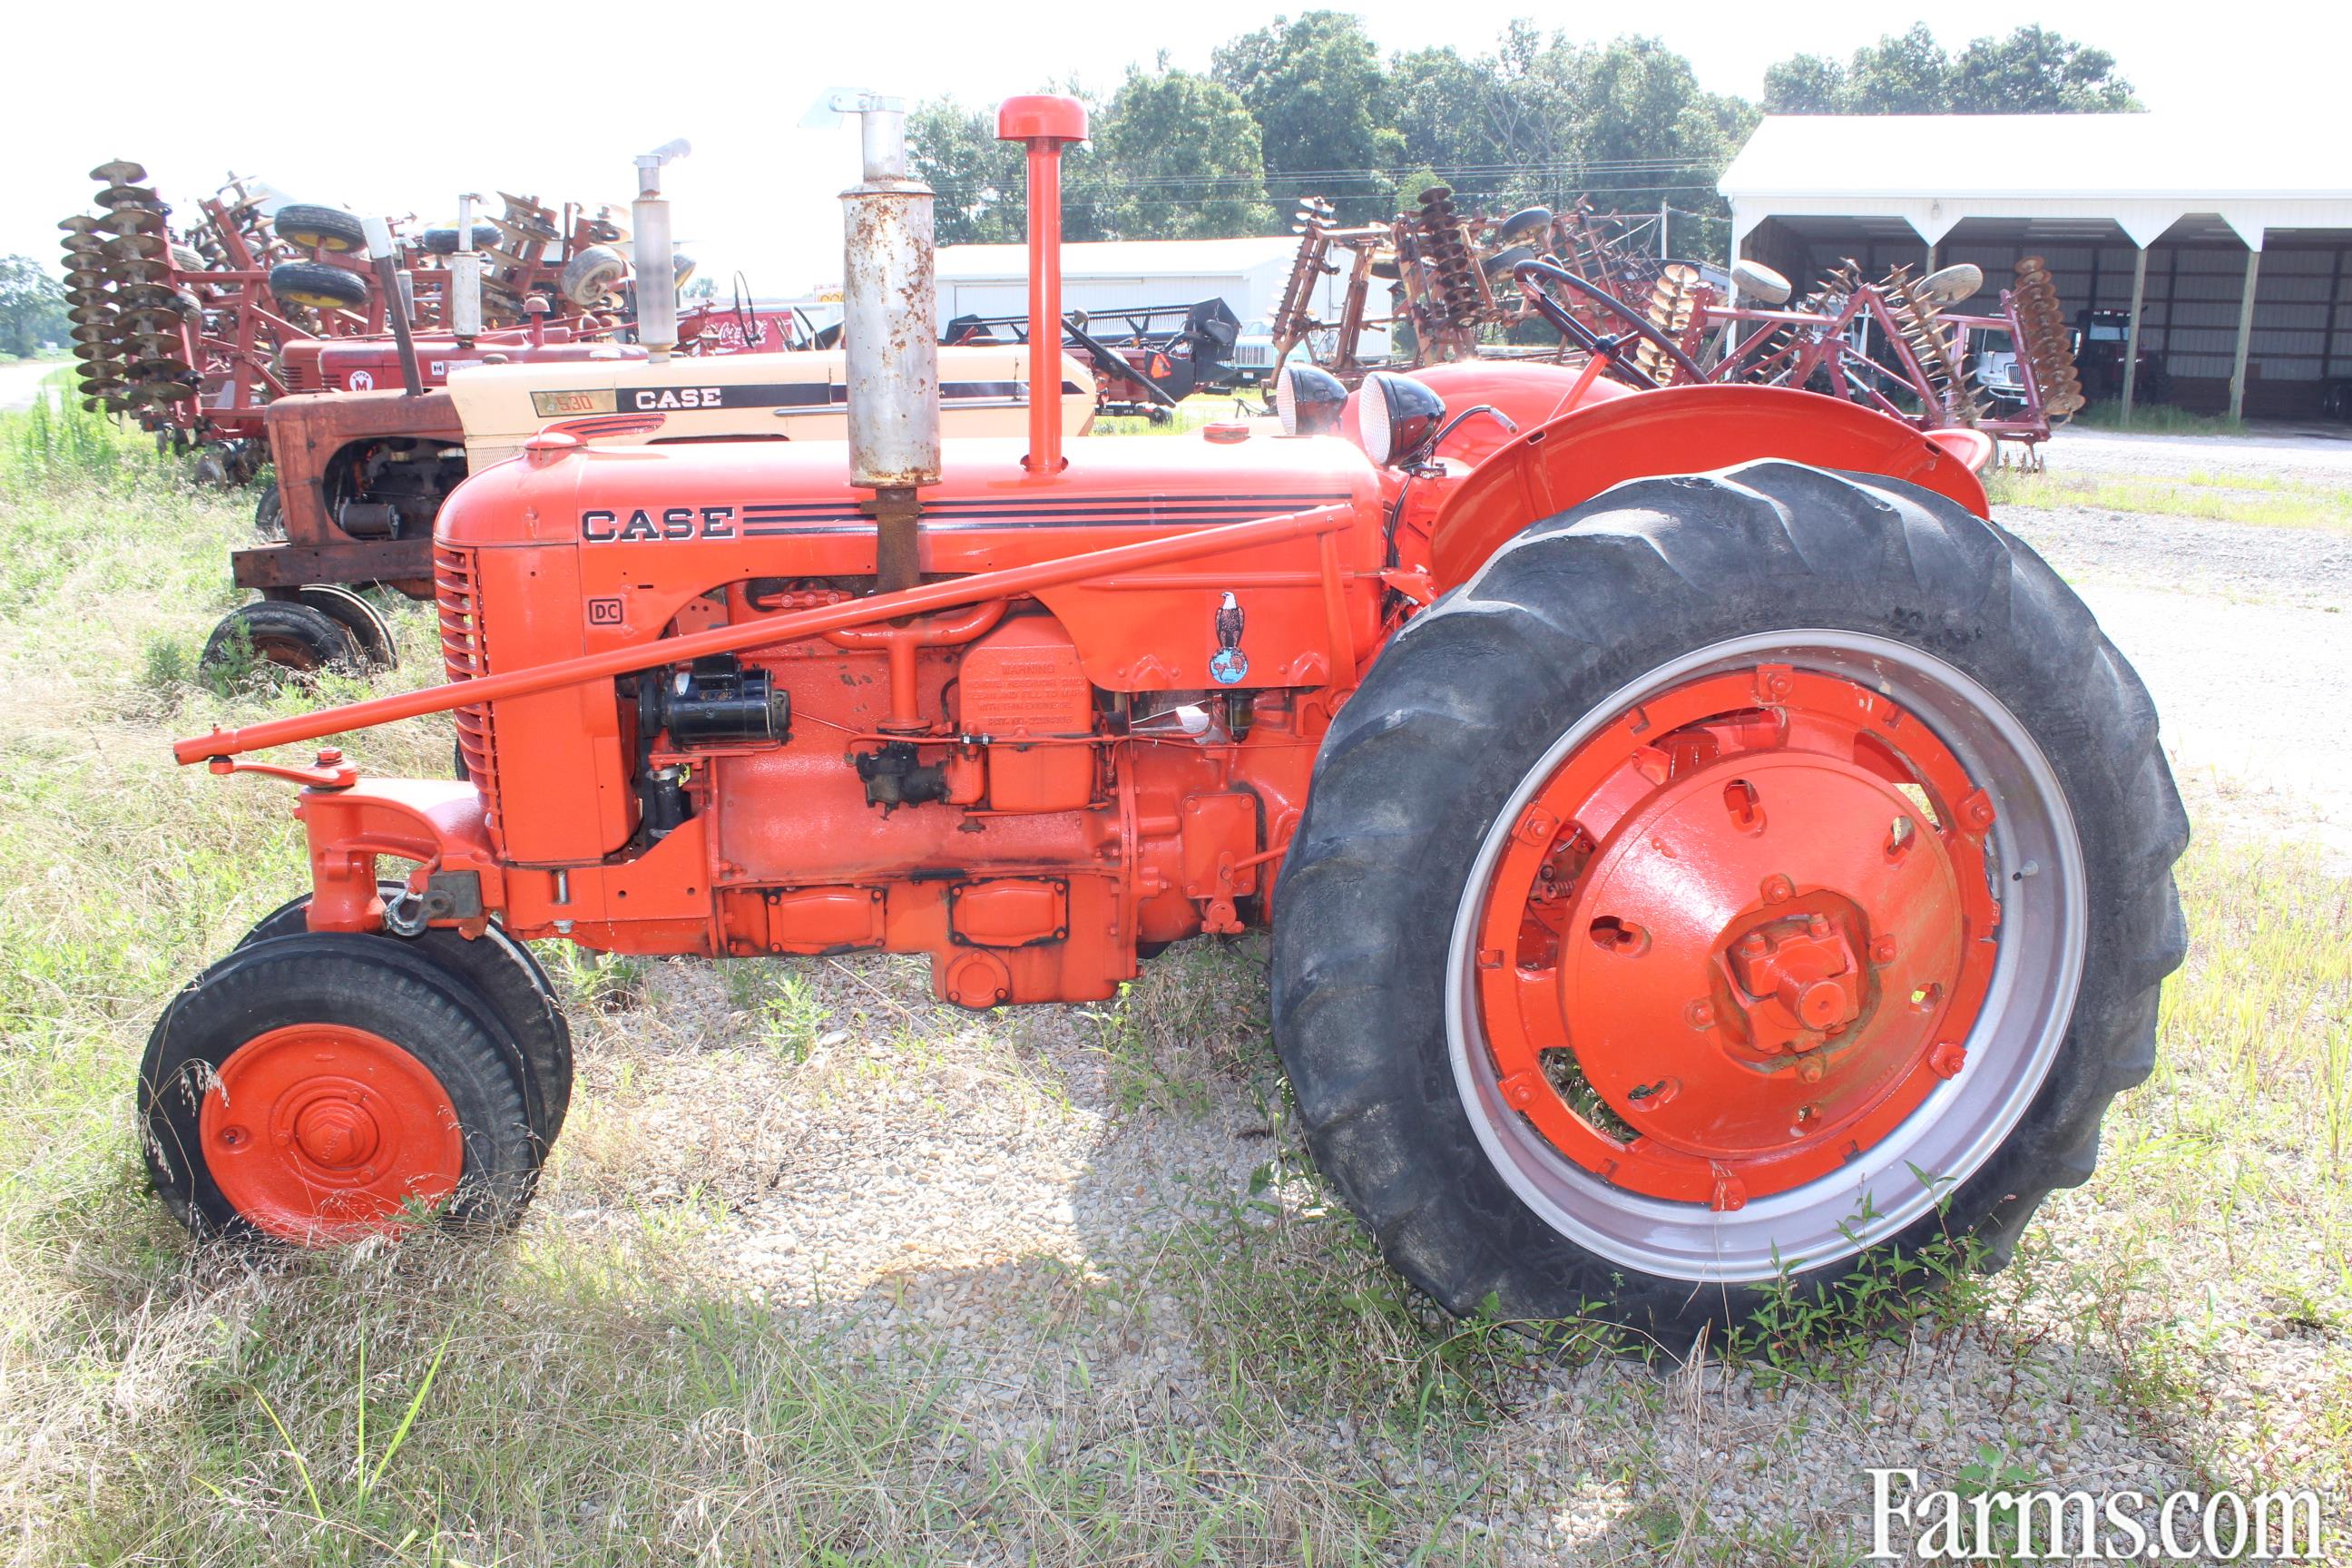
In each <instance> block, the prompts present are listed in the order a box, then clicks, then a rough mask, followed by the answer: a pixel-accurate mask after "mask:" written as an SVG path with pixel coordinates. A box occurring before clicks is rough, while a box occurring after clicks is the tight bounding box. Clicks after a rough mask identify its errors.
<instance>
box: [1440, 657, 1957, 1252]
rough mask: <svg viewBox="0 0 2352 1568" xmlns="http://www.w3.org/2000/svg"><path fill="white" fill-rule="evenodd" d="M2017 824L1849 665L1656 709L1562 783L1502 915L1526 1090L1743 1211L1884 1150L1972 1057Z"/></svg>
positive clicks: (1521, 1082) (1484, 1007)
mask: <svg viewBox="0 0 2352 1568" xmlns="http://www.w3.org/2000/svg"><path fill="white" fill-rule="evenodd" d="M1992 824H1993V812H1992V807H1991V804H1990V798H1989V796H1988V795H1987V794H1986V793H1985V791H1984V790H1983V789H1981V788H1980V787H1979V785H1978V784H1976V782H1975V781H1974V780H1972V779H1971V778H1970V777H1969V773H1968V771H1967V769H1966V768H1965V767H1964V766H1963V765H1962V764H1961V763H1960V762H1959V760H1958V757H1956V756H1955V755H1954V754H1953V752H1951V750H1950V749H1949V748H1948V746H1946V745H1945V744H1944V743H1943V742H1941V741H1939V740H1938V739H1937V737H1936V735H1935V734H1934V733H1932V732H1931V731H1930V730H1929V728H1928V726H1927V724H1925V723H1923V722H1920V721H1917V720H1916V718H1915V717H1914V716H1913V715H1911V714H1909V713H1906V711H1905V710H1903V709H1902V708H1900V707H1899V706H1897V705H1895V703H1893V702H1891V701H1889V700H1887V699H1886V698H1885V697H1883V696H1881V695H1879V694H1877V693H1875V692H1874V691H1872V690H1870V689H1867V688H1865V687H1864V686H1861V685H1858V684H1856V683H1855V682H1853V681H1852V680H1849V679H1843V677H1840V676H1837V675H1832V674H1828V673H1823V672H1820V671H1812V670H1801V669H1795V668H1790V667H1789V666H1785V665H1769V664H1768V665H1759V666H1755V667H1751V668H1747V669H1742V670H1733V671H1727V672H1723V673H1717V674H1712V675H1706V676H1702V677H1700V678H1697V679H1691V680H1688V681H1685V682H1683V683H1681V684H1679V685H1676V686H1674V687H1671V688H1669V689H1665V690H1664V691H1662V692H1658V693H1654V694H1653V695H1650V696H1647V697H1645V698H1644V699H1643V700H1642V701H1641V702H1640V703H1639V704H1638V705H1637V706H1635V707H1633V708H1632V709H1631V710H1628V711H1627V712H1625V713H1623V714H1621V715H1619V716H1617V717H1616V718H1615V719H1614V720H1612V721H1611V722H1609V723H1608V724H1606V725H1604V726H1602V727H1601V729H1599V730H1598V731H1595V732H1593V733H1592V734H1591V736H1590V737H1588V738H1587V739H1586V740H1585V741H1584V742H1582V743H1581V744H1580V745H1578V746H1577V747H1576V748H1575V749H1574V750H1572V751H1571V752H1569V754H1568V755H1567V756H1566V757H1565V758H1563V759H1561V761H1560V762H1559V764H1558V765H1557V766H1556V767H1555V768H1554V769H1553V770H1552V772H1551V773H1550V774H1549V777H1547V778H1546V779H1545V780H1544V781H1543V782H1542V784H1540V785H1539V786H1538V788H1537V790H1536V792H1535V794H1534V795H1533V796H1532V797H1531V798H1530V799H1529V800H1528V803H1527V805H1525V806H1524V807H1523V808H1522V809H1521V810H1520V812H1519V814H1518V817H1517V821H1516V823H1514V824H1513V825H1512V828H1511V833H1510V837H1509V839H1508V841H1507V845H1506V847H1505V848H1504V849H1503V852H1502V855H1501V858H1500V859H1499V861H1498V862H1497V863H1496V868H1495V871H1494V874H1493V877H1492V879H1491V880H1490V881H1489V883H1488V885H1487V889H1486V893H1485V895H1484V898H1483V900H1482V901H1481V903H1480V905H1479V910H1478V927H1477V951H1476V980H1475V991H1476V1005H1477V1009H1478V1013H1479V1021H1480V1023H1481V1025H1482V1026H1483V1030H1484V1034H1485V1037H1486V1048H1487V1052H1488V1054H1489V1057H1490V1058H1491V1060H1492V1064H1493V1067H1494V1069H1495V1072H1496V1076H1497V1079H1498V1081H1499V1084H1500V1087H1501V1090H1502V1094H1503V1097H1504V1100H1506V1101H1507V1103H1508V1104H1509V1105H1510V1106H1511V1107H1512V1108H1513V1109H1514V1110H1517V1113H1518V1114H1519V1115H1520V1116H1523V1117H1524V1118H1526V1119H1527V1121H1528V1122H1529V1123H1530V1124H1532V1126H1533V1127H1534V1128H1535V1129H1536V1131H1538V1133H1539V1134H1540V1136H1541V1137H1542V1138H1543V1140H1544V1141H1545V1142H1547V1143H1549V1145H1550V1146H1551V1147H1552V1148H1553V1149H1554V1150H1556V1151H1557V1152H1559V1154H1561V1155H1563V1156H1565V1157H1566V1158H1567V1159H1569V1160H1570V1161H1571V1162H1573V1163H1575V1164H1576V1165H1578V1166H1580V1167H1581V1168H1582V1169H1584V1170H1585V1171H1587V1172H1590V1173H1592V1174H1594V1175H1596V1176H1599V1177H1601V1179H1602V1180H1603V1181H1605V1182H1607V1183H1608V1184H1611V1185H1612V1186H1613V1187H1616V1188H1619V1189H1621V1190H1623V1191H1627V1192H1630V1193H1634V1194H1643V1195H1646V1196H1650V1197H1656V1198H1664V1199H1670V1200H1676V1201H1682V1202H1689V1203H1702V1204H1706V1205H1709V1206H1711V1207H1713V1208H1716V1209H1717V1210H1731V1209H1738V1208H1740V1207H1742V1206H1744V1205H1746V1204H1747V1203H1748V1201H1749V1200H1750V1199H1752V1198H1757V1197H1761V1196H1765V1195H1768V1194H1774V1193H1780V1192H1784V1191H1787V1190H1789V1189H1790V1188H1793V1187H1797V1186H1800V1185H1802V1184H1806V1183H1809V1182H1812V1181H1815V1180H1818V1179H1819V1178H1821V1177H1822V1176H1824V1175H1826V1174H1828V1173H1832V1172H1834V1171H1836V1170H1837V1169H1839V1168H1840V1167H1841V1166H1842V1165H1843V1164H1845V1163H1848V1162H1850V1161H1853V1160H1855V1159H1858V1158H1859V1157H1860V1156H1861V1155H1862V1154H1863V1153H1864V1152H1866V1151H1867V1150H1869V1149H1870V1148H1871V1147H1872V1146H1873V1145H1874V1144H1875V1143H1876V1142H1878V1141H1879V1140H1880V1139H1882V1138H1884V1137H1885V1135H1886V1134H1887V1133H1888V1132H1890V1131H1892V1130H1894V1129H1895V1127H1897V1126H1899V1125H1900V1124H1901V1123H1902V1122H1903V1121H1904V1120H1905V1119H1906V1117H1908V1116H1909V1115H1910V1114H1911V1113H1912V1112H1913V1111H1914V1110H1917V1109H1918V1107H1919V1106H1920V1104H1921V1103H1922V1102H1923V1101H1924V1100H1926V1099H1927V1096H1928V1095H1929V1094H1930V1093H1931V1092H1932V1091H1933V1090H1934V1089H1936V1087H1937V1085H1938V1084H1939V1083H1941V1082H1942V1081H1943V1080H1944V1079H1948V1078H1951V1077H1952V1076H1954V1075H1955V1074H1956V1073H1958V1071H1959V1070H1960V1068H1961V1067H1962V1065H1963V1063H1964V1061H1965V1057H1966V1052H1965V1050H1964V1048H1963V1047H1962V1045H1961V1042H1963V1041H1965V1040H1966V1039H1967V1038H1968V1037H1969V1031H1970V1029H1971V1027H1972V1026H1974V1024H1975V1022H1976V1020H1977V1017H1978V1016H1979V1012H1980V1011H1981V1009H1982V1007H1983V1005H1984V1002H1985V998H1986V995H1987V993H1988V990H1989V988H1990V984H1991V980H1992V975H1993V970H1994V964H1995V960H1996V957H1997V951H1998V944H1997V942H1996V939H1995V932H1996V928H1997V926H1998V923H1999V919H2000V906H1999V904H1998V903H1997V902H1996V901H1995V900H1994V899H1993V897H1992V894H1991V891H1990V887H1989V886H1988V883H1987V867H1986V848H1985V838H1986V835H1987V833H1988V832H1989V831H1990V828H1991V826H1992Z"/></svg>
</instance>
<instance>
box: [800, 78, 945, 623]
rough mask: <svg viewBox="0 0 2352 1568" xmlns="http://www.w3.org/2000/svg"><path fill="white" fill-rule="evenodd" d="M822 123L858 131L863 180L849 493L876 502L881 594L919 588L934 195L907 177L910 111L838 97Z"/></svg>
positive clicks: (848, 295) (936, 338) (929, 417)
mask: <svg viewBox="0 0 2352 1568" xmlns="http://www.w3.org/2000/svg"><path fill="white" fill-rule="evenodd" d="M821 112H823V113H824V114H825V115H826V116H827V117H828V118H829V117H831V116H834V115H841V114H855V115H856V116H857V117H858V121H859V138H858V140H859V145H860V150H861V154H862V157H861V162H862V163H863V165H864V167H863V171H862V176H861V178H860V179H859V181H858V183H857V184H855V185H852V186H851V187H850V188H849V189H847V190H845V191H844V192H842V193H841V205H842V213H843V223H844V249H843V256H842V283H841V302H842V315H843V320H842V329H841V345H842V350H843V353H844V356H845V361H846V364H845V380H846V382H847V392H848V395H849V482H850V483H851V484H852V485H854V486H856V487H857V488H858V489H870V490H872V491H873V492H874V497H873V499H872V500H868V501H866V502H864V503H862V510H865V511H866V513H867V514H868V515H870V516H871V517H872V518H873V519H874V525H875V535H876V537H875V578H876V582H875V587H876V589H877V591H878V592H880V593H885V594H889V593H896V592H897V591H898V590H899V589H902V588H911V587H913V586H914V585H915V584H916V583H917V582H918V581H919V579H920V577H921V574H922V564H921V560H920V554H921V551H920V527H921V516H922V505H921V501H920V500H919V498H918V496H917V494H916V492H917V491H918V490H919V489H920V488H921V487H922V486H924V485H935V484H938V483H939V482H940V331H939V314H940V311H939V286H938V283H937V280H936V278H935V275H934V271H933V262H932V229H931V188H930V186H929V185H927V184H923V183H922V182H921V181H920V180H917V179H914V178H912V177H910V176H909V175H908V172H907V110H906V105H905V103H904V101H903V100H899V99H896V98H885V97H883V96H882V95H880V94H878V93H871V92H835V93H832V94H829V95H828V96H827V97H826V99H825V100H824V104H823V106H822V110H821Z"/></svg>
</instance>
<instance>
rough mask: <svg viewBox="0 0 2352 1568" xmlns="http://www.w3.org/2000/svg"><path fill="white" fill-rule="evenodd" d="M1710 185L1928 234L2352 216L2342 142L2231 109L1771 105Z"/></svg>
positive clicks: (2311, 221) (1793, 208) (1743, 202)
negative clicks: (2029, 221) (1920, 109)
mask: <svg viewBox="0 0 2352 1568" xmlns="http://www.w3.org/2000/svg"><path fill="white" fill-rule="evenodd" d="M1717 188H1718V189H1720V190H1721V191H1722V192H1723V194H1724V195H1726V196H1727V197H1728V198H1729V199H1730V200H1731V202H1732V205H1733V209H1734V211H1735V213H1736V215H1737V216H1738V219H1739V226H1740V227H1742V229H1743V230H1744V229H1746V228H1748V227H1752V226H1754V224H1755V223H1756V222H1758V221H1760V220H1761V219H1762V218H1765V217H1769V216H1775V215H1776V214H1781V213H1787V214H1800V213H1801V214H1812V215H1818V216H1900V217H1904V218H1906V219H1908V220H1909V221H1910V222H1911V224H1912V226H1914V227H1915V228H1916V229H1918V230H1919V232H1920V233H1921V234H1922V235H1923V236H1925V237H1927V238H1929V239H1931V240H1932V239H1936V238H1938V237H1941V236H1942V235H1943V234H1945V233H1948V232H1949V231H1950V229H1951V227H1952V226H1954V225H1956V224H1958V223H1959V222H1961V221H1963V220H1965V219H1967V218H1969V217H2028V218H2031V217H2042V216H2061V215H2065V216H2083V217H2111V218H2113V219H2114V220H2115V221H2116V222H2117V223H2119V224H2121V225H2123V226H2124V227H2125V229H2126V232H2128V233H2130V234H2131V235H2132V236H2133V237H2135V238H2136V239H2138V240H2139V242H2140V243H2142V244H2147V243H2148V242H2149V241H2150V240H2152V239H2154V238H2155V237H2157V236H2158V235H2159V234H2162V233H2163V232H2164V231H2165V229H2167V228H2168V227H2169V226H2171V225H2172V224H2173V223H2174V222H2177V221H2178V220H2179V218H2180V217H2182V216H2186V215H2188V214H2190V213H2214V214H2217V215H2219V216H2221V218H2222V219H2223V220H2224V221H2225V222H2227V223H2228V224H2229V225H2230V226H2231V227H2232V228H2233V229H2235V230H2237V232H2238V233H2239V234H2240V235H2241V236H2242V237H2246V238H2247V239H2248V241H2249V243H2252V244H2257V245H2258V244H2260V242H2261V236H2262V234H2263V230H2264V229H2266V228H2272V229H2275V228H2334V227H2352V163H2347V159H2346V158H2345V157H2344V154H2343V153H2342V150H2341V147H2340V144H2328V143H2326V142H2322V141H2321V140H2320V139H2318V138H2314V137H2311V136H2309V135H2307V134H2304V133H2293V132H2284V131H2282V132H2279V133H2277V134H2275V135H2265V134H2264V132H2263V129H2262V126H2261V124H2260V123H2259V121H2250V120H2247V119H2242V118H2241V119H2233V120H2231V121H2226V122H2222V121H2211V120H2206V119H2200V118H2198V117H2195V116H2184V115H2168V114H1887V115H1826V114H1824V115H1804V114H1774V115H1767V116H1766V117H1765V118H1764V120H1763V121H1762V122H1761V123H1760V124H1759V125H1758V126H1757V128H1756V131H1755V132H1754V134H1752V135H1750V136H1749V137H1748V144H1747V145H1746V146H1744V147H1742V148H1741V149H1740V150H1739V155H1738V157H1737V158H1735V159H1733V160H1732V162H1731V166H1730V167H1729V168H1727V169H1726V170H1725V171H1724V173H1723V177H1722V179H1721V180H1719V181H1718V182H1717Z"/></svg>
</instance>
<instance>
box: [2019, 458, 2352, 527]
mask: <svg viewBox="0 0 2352 1568" xmlns="http://www.w3.org/2000/svg"><path fill="white" fill-rule="evenodd" d="M1985 493H1986V494H1987V495H1988V496H1990V498H1991V499H1992V501H1993V504H1994V505H1996V506H2031V507H2058V506H2081V507H2095V508H2097V509H2099V510H2104V511H2125V512H2137V513H2141V514H2143V515H2147V516H2153V517H2190V518H2198V519H2201V520H2204V521H2211V522H2240V523H2247V524H2251V525H2252V526H2254V527H2258V528H2316V529H2324V530H2328V531H2337V532H2342V531H2352V487H2346V486H2342V485H2327V484H2314V483H2312V482H2310V481H2308V480H2304V479H2287V478H2284V477H2283V476H2280V475H2276V474H2256V473H2243V474H2242V473H2226V472H2196V473H2191V474H2189V475H2186V476H2184V477H2178V478H2164V479H2144V478H2138V477H2135V476H2131V475H2123V474H2111V473H2087V474H2084V473H2067V472H2063V471H2062V472H2051V471H2048V470H2044V471H2042V472H2040V473H2020V472H2018V471H2017V470H2015V469H2013V468H2000V469H1996V470H1994V471H1993V472H1992V473H1990V474H1989V475H1987V476H1986V482H1985Z"/></svg>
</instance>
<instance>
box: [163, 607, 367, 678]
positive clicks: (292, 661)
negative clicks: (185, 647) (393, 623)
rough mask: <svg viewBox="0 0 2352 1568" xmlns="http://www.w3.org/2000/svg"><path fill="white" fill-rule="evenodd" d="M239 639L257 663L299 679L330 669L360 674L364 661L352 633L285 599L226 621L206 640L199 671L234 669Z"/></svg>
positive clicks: (320, 613)
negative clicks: (295, 675)
mask: <svg viewBox="0 0 2352 1568" xmlns="http://www.w3.org/2000/svg"><path fill="white" fill-rule="evenodd" d="M240 636H241V637H242V640H243V642H244V643H245V645H246V646H247V647H250V648H251V649H252V652H253V657H254V658H256V659H257V660H259V661H260V662H262V663H264V664H274V665H277V666H278V667H279V668H283V669H289V670H292V671H293V672H294V673H296V674H298V675H317V674H319V673H320V672H321V671H325V670H334V671H337V672H339V673H342V674H356V673H357V672H358V671H359V670H360V668H362V663H363V662H364V661H363V660H362V657H361V654H360V647H359V644H358V643H356V642H355V641H353V640H352V634H351V632H350V630H349V629H348V628H347V627H345V626H343V624H342V623H341V622H340V621H337V620H335V619H333V618H332V617H331V616H328V615H327V614H326V613H325V612H324V611H322V610H320V609H318V608H316V607H314V606H312V605H304V604H299V603H293V602H289V601H287V600H283V599H257V600H255V601H254V602H253V603H252V604H249V605H238V606H237V607H236V609H234V610H232V611H230V612H229V613H228V614H227V615H226V616H223V617H221V623H220V625H218V626H215V627H214V628H213V635H212V636H211V637H208V638H206V639H205V651H204V653H203V654H202V656H200V657H199V658H198V659H197V660H196V663H197V667H198V668H202V669H208V670H221V669H226V668H229V666H230V663H231V656H232V652H233V650H234V649H235V648H236V646H237V644H238V642H239V640H240Z"/></svg>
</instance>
